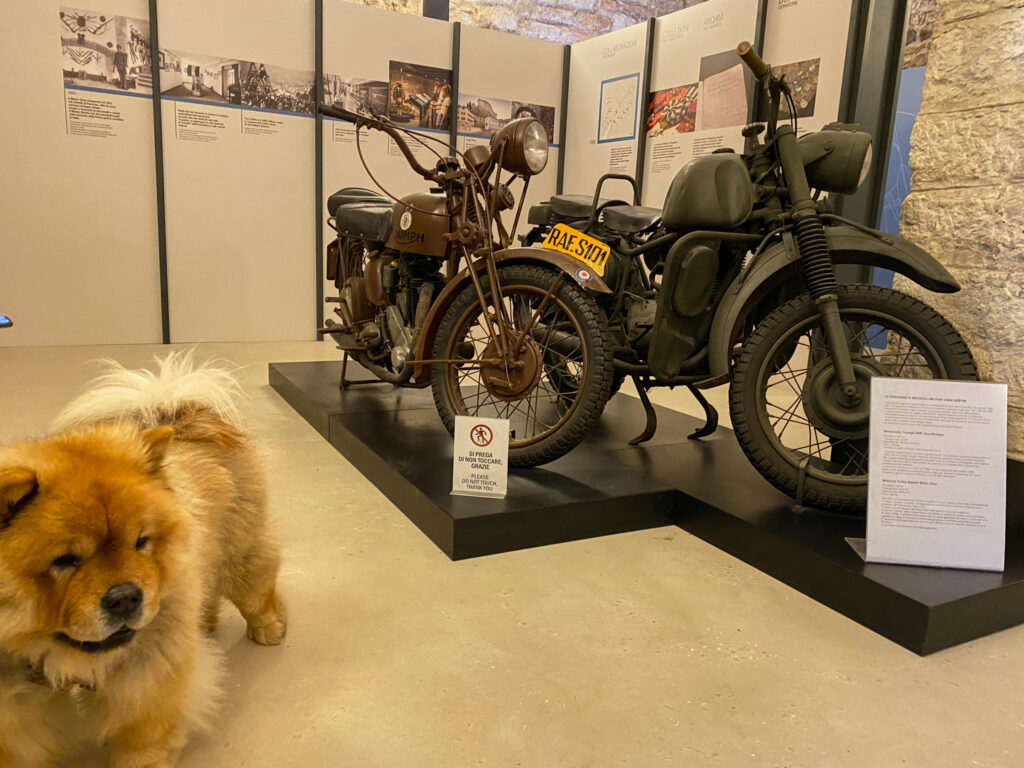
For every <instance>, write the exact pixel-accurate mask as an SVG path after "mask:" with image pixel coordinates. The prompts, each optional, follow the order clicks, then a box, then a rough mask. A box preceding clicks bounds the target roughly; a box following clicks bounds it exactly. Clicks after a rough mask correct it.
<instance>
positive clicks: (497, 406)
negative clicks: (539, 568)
mask: <svg viewBox="0 0 1024 768" xmlns="http://www.w3.org/2000/svg"><path fill="white" fill-rule="evenodd" d="M559 274H560V273H559V272H556V271H554V270H552V269H548V268H545V267H539V266H534V265H528V264H513V265H508V266H500V267H498V281H499V284H500V285H501V292H502V296H503V298H504V305H505V310H506V313H507V314H508V316H509V318H510V320H511V323H512V326H513V328H512V332H513V333H516V332H518V331H520V330H522V328H523V327H524V326H525V324H526V322H527V321H528V320H529V318H530V317H531V315H532V314H533V312H534V310H535V308H536V307H538V306H539V304H540V303H541V301H543V299H544V296H545V294H546V293H547V292H548V289H549V288H550V287H551V284H552V282H553V281H554V280H555V279H556V278H557V277H558V275H559ZM483 285H484V290H485V291H487V290H488V289H489V283H488V281H487V279H486V278H483ZM603 317H604V315H603V313H602V312H601V310H600V308H599V307H598V306H597V303H596V302H595V301H594V299H593V297H591V296H590V295H589V294H588V293H587V292H586V291H584V290H583V289H582V288H580V287H579V286H578V285H577V284H576V283H575V282H574V281H573V280H572V279H570V278H568V277H565V276H563V277H562V282H561V284H560V285H559V286H558V288H557V290H556V291H555V292H554V294H553V295H552V297H551V299H550V301H549V303H548V305H547V307H546V308H545V309H544V310H543V314H542V316H541V318H540V320H539V321H538V322H537V324H536V325H535V326H534V327H533V332H532V333H530V334H529V335H528V338H527V340H526V345H525V346H526V347H527V348H528V349H527V350H525V354H524V355H523V357H524V367H523V368H522V369H520V370H521V371H523V373H522V374H516V376H517V377H518V378H520V379H521V381H518V382H517V386H516V387H514V390H516V391H509V390H507V389H503V388H502V386H501V385H500V384H495V381H494V379H495V378H500V377H496V376H495V375H494V374H492V373H490V372H489V370H488V369H487V368H482V367H475V366H463V365H459V364H457V363H451V364H441V363H435V364H434V365H432V366H431V371H430V386H431V390H432V391H433V395H434V404H435V406H436V407H437V412H438V414H440V416H441V420H442V421H443V422H444V425H445V427H447V429H448V431H449V432H452V433H454V431H455V417H456V416H484V417H490V418H507V419H509V421H510V422H511V423H510V425H509V427H510V439H509V465H510V466H513V467H534V466H537V465H539V464H546V463H547V462H550V461H554V460H555V459H557V458H559V457H560V456H563V455H565V454H566V453H568V452H569V451H570V450H572V449H573V448H575V447H576V446H577V445H578V444H579V443H580V442H581V441H582V440H583V438H584V437H586V435H587V433H588V432H589V431H590V429H591V428H592V427H593V425H594V424H596V423H597V421H598V419H600V418H601V413H602V412H603V411H604V406H605V403H606V402H607V401H608V398H609V396H610V389H611V384H612V346H611V340H610V337H609V334H608V333H606V329H605V324H604V320H603ZM489 344H491V340H490V339H489V338H488V337H487V333H486V328H485V326H484V324H483V312H482V309H481V306H480V301H479V299H478V297H477V293H476V290H475V288H474V287H473V286H472V285H469V286H467V287H466V288H465V289H464V290H463V291H462V292H461V293H460V294H459V295H458V296H457V297H456V299H455V301H454V302H453V303H452V305H451V307H449V309H448V311H447V312H446V313H445V316H444V318H443V319H442V321H441V325H440V327H439V328H438V332H437V338H436V340H435V342H434V349H433V353H432V357H433V358H434V359H435V360H437V359H446V360H450V359H457V358H459V357H464V358H469V357H470V355H472V357H477V358H479V357H487V356H489V355H490V354H492V353H493V350H490V349H488V346H489ZM556 345H557V348H556ZM490 370H491V371H494V370H495V369H493V368H492V369H490ZM569 382H572V386H569V384H568V383H569Z"/></svg>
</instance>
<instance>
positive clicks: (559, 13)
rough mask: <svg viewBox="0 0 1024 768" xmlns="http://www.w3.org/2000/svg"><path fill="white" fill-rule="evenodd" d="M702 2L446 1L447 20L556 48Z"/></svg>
mask: <svg viewBox="0 0 1024 768" xmlns="http://www.w3.org/2000/svg"><path fill="white" fill-rule="evenodd" d="M702 2H705V0H451V2H450V4H449V19H450V20H451V21H461V22H462V23H463V24H468V25H471V26H474V27H486V28H488V29H497V30H499V31H501V32H514V33H517V34H520V35H526V36H528V37H536V38H540V39H541V40H550V41H552V42H556V43H576V42H579V41H580V40H586V39H588V38H591V37H595V36H597V35H601V34H604V33H605V32H611V31H612V30H615V29H622V27H628V26H630V25H631V24H636V23H637V22H640V21H646V20H647V19H649V18H651V17H652V16H664V15H665V14H666V13H671V12H672V11H678V10H680V9H681V8H689V7H690V6H691V5H699V4H700V3H702Z"/></svg>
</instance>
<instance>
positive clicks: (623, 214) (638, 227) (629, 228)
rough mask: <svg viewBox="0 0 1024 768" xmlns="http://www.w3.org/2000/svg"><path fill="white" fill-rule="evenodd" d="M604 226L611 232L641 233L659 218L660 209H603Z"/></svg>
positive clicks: (643, 207)
mask: <svg viewBox="0 0 1024 768" xmlns="http://www.w3.org/2000/svg"><path fill="white" fill-rule="evenodd" d="M603 215H604V225H605V227H607V228H608V229H610V230H612V231H613V232H630V233H632V232H641V231H642V230H645V229H647V228H648V227H649V226H651V225H652V224H653V223H654V222H656V221H657V220H658V219H660V218H661V209H660V208H647V207H645V206H642V205H616V206H611V207H609V208H605V209H604V212H603Z"/></svg>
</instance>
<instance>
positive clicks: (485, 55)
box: [459, 26, 565, 233]
mask: <svg viewBox="0 0 1024 768" xmlns="http://www.w3.org/2000/svg"><path fill="white" fill-rule="evenodd" d="M564 51H565V48H564V46H562V45H560V44H557V43H549V42H545V41H543V40H535V39H533V38H529V37H518V36H516V35H509V34H505V33H503V32H494V31H492V30H489V29H479V28H477V27H466V26H464V27H462V39H461V41H460V62H459V93H460V94H471V95H474V96H480V97H491V98H493V99H495V100H498V99H501V100H502V101H511V102H524V103H528V104H537V105H540V106H546V107H554V109H555V117H554V143H553V146H552V148H551V154H550V156H549V157H548V164H547V167H546V168H545V169H544V170H543V171H542V172H541V173H540V174H538V175H537V176H534V177H533V178H532V179H531V180H530V188H529V190H528V192H527V195H526V202H525V204H524V207H523V214H522V217H521V218H520V223H519V233H523V232H525V231H526V230H527V229H529V225H528V224H527V223H526V219H527V213H528V212H529V210H530V206H531V205H534V204H536V203H540V202H543V201H545V200H547V199H548V198H549V197H551V195H553V194H554V193H555V189H556V188H557V185H558V154H559V152H561V143H562V137H561V136H560V135H559V132H558V130H559V125H560V123H561V118H562V61H563V58H564V55H565V54H564ZM473 141H479V139H474V138H467V137H464V136H460V147H461V148H465V146H466V145H467V143H472V142H473ZM521 189H522V187H521V186H520V182H517V183H516V184H515V185H514V186H513V189H512V191H513V193H514V194H515V195H516V199H517V200H518V198H519V192H520V190H521ZM513 215H514V214H513ZM503 220H504V221H505V225H506V226H507V227H510V228H511V226H512V217H511V216H508V217H507V218H505V219H503Z"/></svg>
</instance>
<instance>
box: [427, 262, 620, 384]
mask: <svg viewBox="0 0 1024 768" xmlns="http://www.w3.org/2000/svg"><path fill="white" fill-rule="evenodd" d="M494 259H495V261H496V262H497V263H498V264H499V265H505V264H531V263H538V262H539V263H541V264H546V265H548V266H552V267H555V268H556V269H558V270H561V271H562V272H564V273H566V274H567V275H569V277H571V278H572V279H573V280H575V281H576V283H577V284H578V285H580V286H581V287H582V288H586V289H587V290H588V291H595V292H596V293H606V294H607V293H611V292H612V290H611V288H609V287H608V286H607V285H606V284H605V282H604V280H602V279H601V278H600V277H598V276H597V275H596V274H595V273H594V271H593V270H592V269H587V268H586V267H584V265H583V263H582V262H580V261H578V260H577V259H574V258H572V257H571V256H565V255H564V254H561V253H557V252H555V251H549V250H547V249H545V248H506V249H505V250H503V251H498V252H497V253H495V254H494ZM486 269H487V262H485V261H478V262H477V264H476V271H477V274H480V275H483V274H484V272H485V271H486ZM472 282H473V281H472V278H471V277H470V276H469V267H466V268H465V269H463V270H462V271H461V272H459V274H457V275H456V276H455V278H454V279H452V280H449V281H448V284H447V285H446V286H445V287H444V288H443V289H442V290H441V293H439V294H438V296H437V298H436V299H434V303H433V304H432V305H431V306H430V311H429V312H428V313H427V318H426V320H424V321H423V330H422V331H421V332H420V335H419V338H418V339H417V340H416V349H415V350H414V353H415V355H416V359H417V360H429V359H430V355H431V350H432V349H433V348H434V340H435V338H436V337H437V329H438V328H440V326H441V320H442V319H443V318H444V315H445V313H446V312H447V311H448V308H449V307H451V305H452V304H453V303H454V301H455V298H456V297H457V296H458V295H459V294H460V293H461V292H462V290H463V289H464V288H465V287H466V286H467V285H471V284H472ZM414 365H415V364H414ZM429 383H430V366H429V365H415V367H414V368H413V386H417V387H425V386H427V385H428V384H429Z"/></svg>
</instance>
